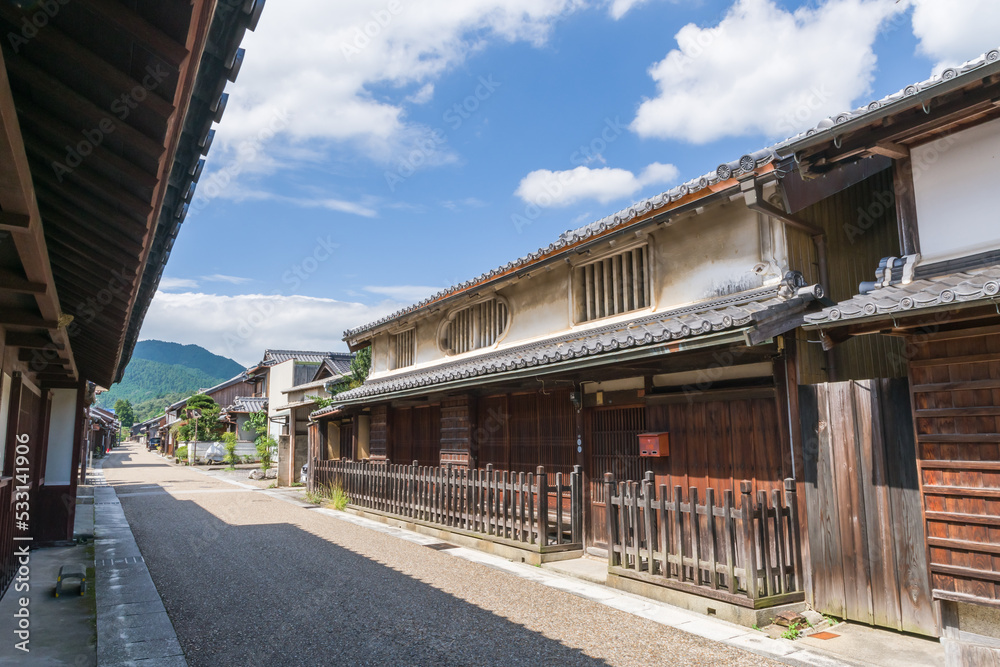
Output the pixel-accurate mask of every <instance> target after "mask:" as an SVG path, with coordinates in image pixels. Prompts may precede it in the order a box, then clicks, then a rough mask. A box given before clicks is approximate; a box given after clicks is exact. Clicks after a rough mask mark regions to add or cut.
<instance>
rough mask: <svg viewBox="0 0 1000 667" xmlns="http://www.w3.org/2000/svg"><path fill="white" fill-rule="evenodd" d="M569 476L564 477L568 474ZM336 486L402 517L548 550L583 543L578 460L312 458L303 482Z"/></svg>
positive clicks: (358, 501) (363, 503)
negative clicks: (531, 465) (427, 462)
mask: <svg viewBox="0 0 1000 667" xmlns="http://www.w3.org/2000/svg"><path fill="white" fill-rule="evenodd" d="M567 478H568V479H567ZM335 485H336V486H339V487H340V488H341V489H343V490H344V492H345V493H346V494H347V496H348V498H350V505H353V506H355V507H360V508H364V509H368V510H374V511H376V512H379V513H382V514H387V515H391V516H395V517H399V518H404V519H408V520H413V521H418V522H423V523H426V524H432V525H434V526H439V527H443V528H447V529H450V530H454V531H456V532H464V533H471V534H475V535H476V536H477V537H480V538H482V537H486V538H491V539H496V540H499V541H507V542H514V543H517V545H518V546H520V547H522V548H529V549H536V550H538V551H547V550H552V549H557V550H559V549H567V548H582V543H583V535H582V533H583V486H582V485H583V481H582V479H581V472H580V467H579V466H577V467H575V468H574V470H573V472H572V473H569V474H568V475H563V473H556V474H555V484H550V483H549V476H548V474H547V473H546V472H545V469H544V468H543V467H541V466H539V467H538V470H537V472H535V473H523V472H519V473H513V472H508V471H505V470H504V471H501V470H493V468H492V466H487V467H486V469H474V470H467V469H465V468H453V467H450V466H449V467H427V466H418V465H417V464H416V462H414V464H413V465H402V464H392V463H371V462H367V461H317V460H314V461H313V463H312V464H311V465H310V467H309V488H310V489H311V490H313V491H314V492H322V490H323V489H325V488H330V487H332V486H335Z"/></svg>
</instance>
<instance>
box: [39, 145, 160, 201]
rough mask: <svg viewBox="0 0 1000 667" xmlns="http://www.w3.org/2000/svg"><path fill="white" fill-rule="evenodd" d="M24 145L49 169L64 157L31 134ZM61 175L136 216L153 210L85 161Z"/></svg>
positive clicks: (95, 195) (93, 195) (94, 195)
mask: <svg viewBox="0 0 1000 667" xmlns="http://www.w3.org/2000/svg"><path fill="white" fill-rule="evenodd" d="M24 147H25V148H26V149H27V151H28V153H29V154H33V155H35V157H36V158H38V159H39V161H42V162H45V163H47V164H48V165H49V168H50V169H54V167H55V165H56V164H60V163H61V161H62V160H64V159H65V158H64V156H62V155H60V154H59V152H58V151H56V150H53V149H52V147H51V146H50V145H48V144H46V143H45V142H44V141H42V140H41V139H40V138H39V137H37V136H35V135H33V134H27V135H25V137H24ZM62 176H63V179H69V180H72V181H76V182H77V183H79V184H80V185H82V186H83V187H84V188H86V189H88V190H90V191H91V193H92V194H91V196H92V197H96V198H98V199H103V200H104V201H105V202H107V203H109V204H111V203H114V204H117V205H118V206H120V207H121V208H123V209H126V210H128V211H131V212H132V213H133V214H135V215H136V216H144V217H148V216H149V214H150V213H151V212H152V211H153V207H152V206H151V205H150V203H149V202H148V201H145V200H144V199H141V198H139V197H137V196H135V195H134V194H132V193H131V192H129V191H128V190H126V189H125V188H123V187H122V186H121V185H120V184H118V183H116V182H115V181H113V180H111V179H109V178H107V177H105V176H102V175H101V174H100V173H98V172H97V171H95V170H94V169H92V168H91V167H90V165H88V164H87V163H86V162H84V163H82V164H80V165H78V166H77V167H76V168H75V169H71V170H68V171H67V172H64V173H62Z"/></svg>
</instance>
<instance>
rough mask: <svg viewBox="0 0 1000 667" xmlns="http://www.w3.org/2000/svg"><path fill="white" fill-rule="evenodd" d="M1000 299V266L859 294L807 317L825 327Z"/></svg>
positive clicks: (813, 322)
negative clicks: (939, 307)
mask: <svg viewBox="0 0 1000 667" xmlns="http://www.w3.org/2000/svg"><path fill="white" fill-rule="evenodd" d="M998 295H1000V266H998V265H993V266H988V267H985V268H980V269H972V270H969V271H960V272H957V273H949V274H946V275H941V276H935V277H932V278H923V279H919V280H914V281H913V282H911V283H908V284H905V285H904V284H895V285H889V286H887V287H879V288H876V289H875V290H873V291H871V292H869V293H868V294H858V295H855V296H853V297H851V298H850V299H847V300H846V301H841V302H840V303H838V304H836V305H834V306H830V307H829V308H824V309H823V310H821V311H819V312H816V313H811V314H809V315H806V316H805V320H806V326H808V327H824V326H832V325H836V324H839V323H842V322H844V321H845V320H860V319H884V318H886V317H889V316H892V315H908V314H912V313H914V312H915V311H919V310H923V309H926V308H934V307H936V306H949V305H959V304H963V303H968V302H973V301H984V300H989V301H993V302H996V301H997V299H998V298H1000V297H998Z"/></svg>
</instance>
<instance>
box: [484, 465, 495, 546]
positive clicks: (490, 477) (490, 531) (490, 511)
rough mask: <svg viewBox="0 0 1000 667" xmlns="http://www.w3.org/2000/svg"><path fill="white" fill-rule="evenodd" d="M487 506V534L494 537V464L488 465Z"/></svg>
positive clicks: (485, 499)
mask: <svg viewBox="0 0 1000 667" xmlns="http://www.w3.org/2000/svg"><path fill="white" fill-rule="evenodd" d="M484 503H485V505H486V530H485V532H486V534H487V535H493V534H494V530H493V464H492V463H487V464H486V494H485V498H484Z"/></svg>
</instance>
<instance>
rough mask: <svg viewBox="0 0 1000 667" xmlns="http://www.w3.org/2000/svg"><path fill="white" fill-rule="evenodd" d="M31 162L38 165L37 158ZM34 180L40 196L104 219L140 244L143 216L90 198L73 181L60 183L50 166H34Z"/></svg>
mask: <svg viewBox="0 0 1000 667" xmlns="http://www.w3.org/2000/svg"><path fill="white" fill-rule="evenodd" d="M33 164H34V165H35V166H36V167H37V166H40V163H39V162H37V161H34V162H33ZM41 166H44V165H41ZM46 172H48V173H46ZM34 179H35V187H36V189H37V191H38V197H39V198H40V199H45V200H47V201H50V202H51V201H59V202H60V206H61V207H62V208H63V209H65V208H66V207H67V206H70V207H73V208H76V209H79V212H80V213H79V214H80V215H81V216H82V215H83V214H84V213H86V214H88V215H90V216H93V217H94V218H95V219H96V220H100V221H101V222H102V223H103V222H107V223H108V224H110V225H113V226H114V228H115V233H116V234H125V235H127V236H128V237H129V238H130V239H132V240H133V241H136V242H137V243H140V244H141V243H142V239H143V236H144V232H145V230H146V218H142V217H136V216H134V215H130V214H128V213H127V212H126V211H120V210H118V209H117V208H115V207H114V206H111V205H110V204H106V203H104V202H103V201H101V200H99V199H94V198H93V197H91V196H90V193H89V192H87V190H86V189H84V188H82V187H80V186H79V185H77V184H76V183H71V182H70V181H63V182H62V183H60V182H59V181H58V180H56V177H55V174H53V173H52V170H51V169H44V168H43V169H41V170H39V169H35V170H34Z"/></svg>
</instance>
